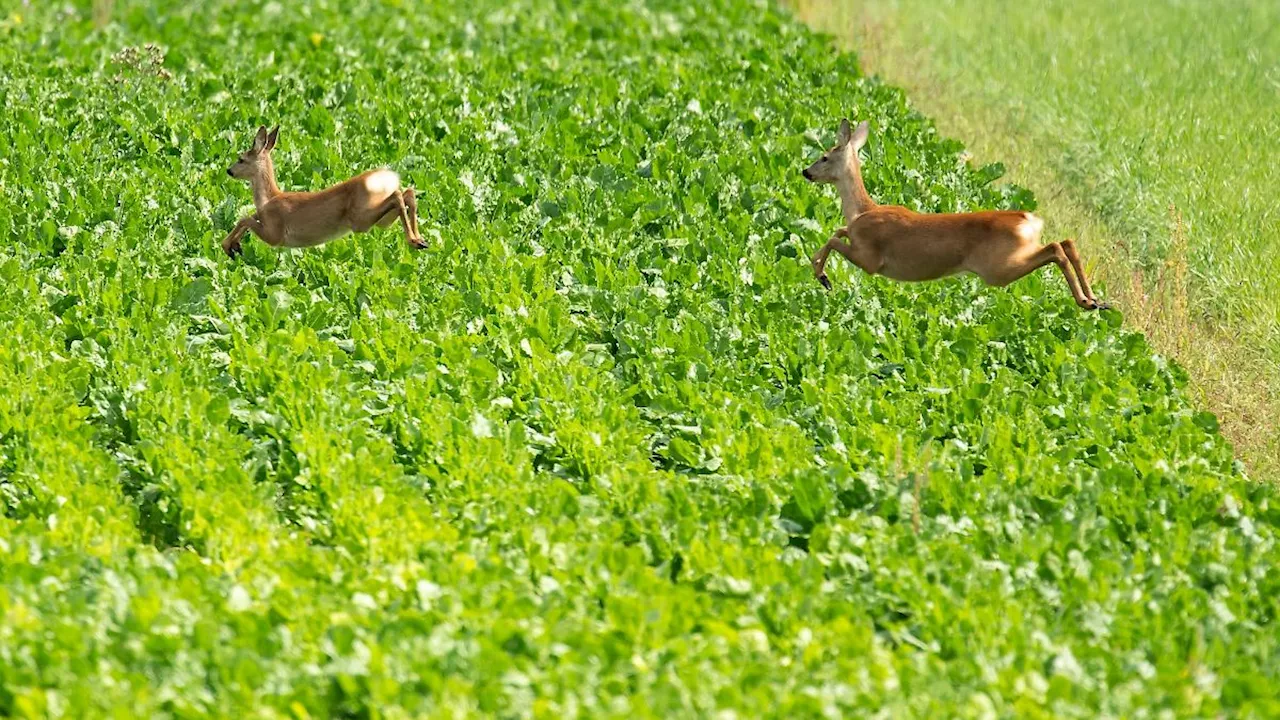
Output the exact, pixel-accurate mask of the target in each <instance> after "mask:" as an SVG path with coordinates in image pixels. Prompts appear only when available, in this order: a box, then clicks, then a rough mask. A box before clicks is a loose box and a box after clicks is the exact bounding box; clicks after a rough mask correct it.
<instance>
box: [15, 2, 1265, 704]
mask: <svg viewBox="0 0 1280 720" xmlns="http://www.w3.org/2000/svg"><path fill="white" fill-rule="evenodd" d="M453 5H454V4H446V3H440V4H434V5H430V6H425V7H420V6H418V5H416V4H409V3H404V4H401V3H399V2H394V1H393V2H372V1H371V0H321V1H320V2H314V3H311V4H309V5H308V6H307V7H306V8H303V9H299V8H291V9H286V6H284V5H282V4H280V3H275V2H271V3H266V4H248V3H232V2H222V1H219V0H211V1H210V2H204V3H198V4H196V3H192V4H186V3H183V4H178V3H173V4H171V5H167V6H166V5H165V4H163V3H131V2H119V3H117V4H116V6H115V8H114V14H113V16H112V20H113V22H112V23H111V24H108V25H106V26H105V27H104V28H103V29H98V30H95V25H94V22H93V21H92V16H91V13H90V12H89V10H88V9H87V8H82V9H80V10H78V11H73V12H68V11H67V9H66V7H65V6H64V5H62V4H53V3H50V4H39V3H37V4H33V5H32V7H29V8H28V7H25V6H20V5H19V4H17V3H15V2H9V3H8V9H7V10H5V11H4V12H3V13H0V17H3V18H4V19H3V20H0V22H2V23H3V25H0V27H2V28H3V29H0V77H4V78H6V80H5V81H4V82H0V195H2V196H3V198H2V200H3V202H0V238H3V243H2V244H0V337H3V338H5V339H4V341H3V343H0V503H3V508H4V513H3V519H2V520H0V714H3V715H16V716H19V717H40V716H45V715H50V716H65V717H85V716H101V715H114V716H117V717H137V716H173V717H199V716H208V715H212V716H227V717H244V716H247V715H253V716H267V717H308V716H311V717H321V716H343V717H407V716H432V717H434V716H442V717H452V716H457V715H493V716H502V717H604V716H629V717H676V716H710V715H716V714H717V713H723V714H722V715H720V716H721V717H733V716H735V715H734V713H737V715H736V716H737V717H744V718H745V717H761V716H774V715H776V716H788V717H797V716H799V717H810V716H821V715H829V716H840V715H864V714H873V713H876V712H882V713H883V715H884V716H885V717H903V716H919V717H940V716H973V717H991V716H1006V717H1012V716H1017V717H1036V716H1055V717H1064V716H1067V717H1070V716H1078V717H1089V718H1093V717H1099V716H1106V715H1110V716H1124V717H1141V716H1143V715H1144V714H1153V715H1154V714H1155V713H1156V712H1157V711H1159V710H1170V711H1173V712H1174V713H1176V714H1178V715H1211V716H1212V715H1216V714H1218V713H1227V714H1231V715H1236V716H1242V717H1243V716H1248V715H1249V714H1250V713H1252V714H1254V715H1256V716H1269V715H1274V714H1275V713H1277V712H1280V700H1278V699H1277V697H1276V695H1277V690H1276V688H1277V687H1280V685H1277V682H1276V681H1277V674H1278V670H1280V638H1278V637H1277V635H1276V633H1275V631H1274V628H1273V625H1272V623H1273V619H1274V616H1275V614H1276V612H1277V610H1278V609H1280V575H1277V574H1276V572H1275V570H1274V567H1275V565H1276V563H1277V560H1280V549H1277V546H1276V538H1277V528H1276V525H1277V523H1278V522H1280V507H1276V506H1273V505H1272V502H1273V501H1274V499H1275V498H1274V497H1273V496H1274V494H1275V490H1274V489H1273V488H1272V487H1271V486H1269V485H1260V484H1251V483H1248V482H1247V481H1246V480H1245V479H1244V478H1243V477H1242V476H1241V475H1240V474H1239V472H1238V470H1237V465H1236V463H1235V462H1234V460H1233V458H1232V454H1231V450H1230V448H1229V447H1228V446H1227V445H1226V443H1225V442H1224V441H1223V440H1222V439H1221V437H1220V436H1219V435H1218V433H1217V432H1216V425H1217V424H1216V421H1215V420H1214V418H1213V417H1212V416H1211V415H1208V414H1204V413H1197V412H1194V411H1193V410H1192V409H1191V408H1190V407H1189V405H1188V403H1187V402H1186V401H1185V399H1184V398H1183V396H1182V394H1181V388H1182V387H1183V385H1184V383H1185V381H1186V378H1185V375H1184V374H1183V373H1182V372H1181V371H1180V370H1179V369H1178V368H1177V367H1176V366H1172V365H1171V364H1169V363H1167V362H1166V361H1164V360H1163V359H1162V358H1160V357H1158V356H1154V355H1153V353H1152V352H1151V350H1150V348H1149V347H1148V346H1147V345H1146V343H1145V342H1144V340H1143V338H1142V337H1140V336H1137V335H1133V334H1128V333H1125V332H1123V331H1122V330H1120V329H1118V327H1117V325H1118V316H1117V315H1115V314H1114V313H1112V314H1103V315H1099V314H1085V313H1081V312H1079V311H1078V310H1077V309H1076V308H1075V306H1074V305H1073V303H1072V302H1071V300H1070V298H1069V297H1068V296H1067V293H1066V292H1065V288H1064V286H1063V283H1062V282H1061V279H1060V278H1058V277H1054V276H1053V275H1051V274H1049V273H1048V271H1045V272H1044V273H1043V274H1042V275H1041V276H1038V277H1033V278H1029V279H1027V280H1024V281H1022V282H1020V283H1018V284H1017V285H1015V286H1014V287H1013V288H1011V289H1009V290H992V289H987V288H984V287H981V286H980V284H978V283H977V282H975V281H973V280H970V279H966V280H954V281H948V282H942V283H937V284H932V285H923V286H903V285H894V284H889V283H886V282H884V281H881V280H879V279H869V278H865V277H861V276H859V275H856V274H854V273H853V272H850V271H849V269H848V267H847V266H837V264H836V263H833V264H832V270H833V275H834V277H833V280H834V281H835V282H836V285H837V287H836V290H835V291H834V292H833V293H830V294H828V293H825V292H823V291H822V290H821V288H820V287H819V286H818V285H817V283H815V282H814V281H813V278H812V274H811V272H810V270H809V268H808V263H807V255H808V254H809V253H811V252H812V251H813V250H815V249H816V247H817V245H818V243H819V242H821V241H822V240H824V239H825V238H826V236H827V235H828V234H829V233H830V232H831V230H832V229H833V228H834V227H836V224H837V223H838V218H839V212H838V207H837V203H836V201H835V198H834V194H833V193H831V192H830V191H824V190H820V189H817V188H815V187H813V186H810V185H807V184H805V183H804V182H803V181H802V180H801V178H800V176H799V171H800V169H801V168H802V167H804V165H805V164H807V162H809V161H811V159H812V157H813V155H814V154H815V153H816V152H817V148H818V145H819V143H828V142H830V141H831V138H832V137H833V135H834V129H835V123H836V121H837V120H838V118H839V117H840V116H841V115H844V114H850V115H853V116H855V117H859V118H866V119H868V120H870V122H871V124H872V128H873V136H872V140H871V143H870V145H869V146H868V148H867V149H866V150H865V151H864V156H865V158H866V161H867V167H866V173H867V181H868V185H869V186H870V189H871V191H872V193H873V194H874V195H876V197H877V198H878V199H879V200H881V201H883V202H900V203H904V204H907V205H910V206H914V207H918V208H921V209H929V210H955V209H972V208H980V207H981V208H986V207H1029V206H1031V204H1032V203H1033V201H1032V199H1031V197H1030V195H1029V194H1028V193H1026V192H1025V191H1022V190H1019V189H1016V188H1011V187H998V186H993V185H992V184H991V181H992V180H993V179H994V177H993V176H994V174H995V173H993V172H990V171H987V170H974V169H971V168H968V167H967V166H965V165H964V164H963V163H962V162H961V161H960V160H959V151H960V149H961V148H960V146H959V145H958V144H956V143H954V142H951V141H946V140H944V139H942V138H940V137H938V136H937V135H936V133H935V132H934V131H933V130H932V128H931V125H930V124H929V123H928V122H927V121H926V120H924V119H923V118H921V117H919V116H918V115H915V114H913V113H911V112H910V111H909V110H908V109H907V107H906V104H905V101H904V98H903V96H902V95H901V93H900V92H898V91H896V90H893V89H891V88H888V87H884V86H882V85H879V84H877V83H875V82H872V81H869V80H866V79H863V78H861V77H860V76H859V73H858V69H857V67H856V65H855V63H854V61H853V60H852V58H851V57H849V56H842V55H837V54H835V53H834V52H833V51H832V50H831V49H830V46H829V45H828V44H827V42H826V41H825V40H823V39H820V38H817V37H815V36H813V35H812V34H811V33H810V32H809V31H807V30H805V29H804V28H803V27H802V26H800V25H799V24H797V23H795V22H793V21H792V20H790V19H787V18H785V17H783V16H781V15H779V14H778V13H776V12H775V11H774V10H772V9H769V8H768V7H767V6H765V5H763V4H760V3H756V2H750V1H748V0H715V1H714V2H710V3H704V4H701V6H700V7H691V4H689V3H683V2H676V1H675V0H671V1H669V2H667V1H663V0H655V1H654V2H650V3H641V2H606V1H605V0H597V1H595V2H585V3H570V2H564V3H556V2H551V1H550V0H524V1H520V2H515V3H507V2H498V1H497V0H484V1H483V2H474V3H467V4H465V6H463V4H457V5H458V7H454V6H453ZM148 42H154V43H156V44H157V46H158V51H157V52H156V53H153V54H148V52H147V51H146V50H142V51H140V52H139V53H137V54H136V55H135V54H130V53H126V54H125V55H120V54H119V53H120V51H121V50H122V48H125V47H127V46H128V47H139V46H142V45H143V44H144V43H148ZM159 53H163V54H164V57H163V61H162V62H159V61H160V55H159ZM113 57H115V58H116V60H115V61H113ZM153 61H155V62H153ZM157 62H158V64H156V63H157ZM160 70H163V71H164V72H163V73H162V72H160ZM274 122H279V123H281V124H282V125H283V128H284V129H283V130H282V132H281V140H280V147H279V148H278V149H277V150H276V152H275V157H276V163H277V165H278V167H279V169H280V171H281V178H280V180H281V184H282V185H283V186H284V187H286V188H292V189H302V188H318V187H320V186H323V185H325V184H327V183H330V182H333V181H335V180H338V179H341V178H343V177H346V176H347V175H349V174H352V173H354V172H356V171H359V170H363V169H366V168H369V167H373V166H376V165H378V164H381V163H387V164H390V165H391V166H393V167H395V168H396V169H397V170H398V171H399V172H400V173H401V175H402V177H404V178H405V181H406V182H407V183H408V184H411V185H413V186H414V187H415V188H416V189H417V191H418V197H419V204H420V208H421V216H422V228H423V231H424V234H425V235H426V236H427V238H428V240H429V241H431V242H432V248H431V249H430V250H427V251H425V252H418V253H415V252H413V251H411V250H410V249H409V248H408V246H407V245H406V244H405V242H404V240H403V236H402V235H401V234H400V232H399V230H398V228H392V229H387V230H382V231H379V232H376V233H374V234H372V235H367V236H361V237H357V238H347V239H343V240H340V241H337V242H335V243H333V244H331V245H328V246H325V247H324V248H322V249H320V250H317V251H310V252H292V251H287V252H277V251H274V250H271V249H269V248H266V247H265V246H263V245H262V244H261V243H258V242H256V241H249V242H247V243H246V246H245V249H246V253H245V256H244V257H243V258H241V259H240V260H239V261H235V262H233V261H229V260H227V259H226V258H225V257H222V256H221V254H220V250H219V248H218V245H217V243H218V241H219V240H221V238H222V237H223V235H224V234H225V233H226V232H227V231H228V230H229V229H230V228H231V226H232V225H233V223H234V222H235V220H236V219H237V218H238V217H239V216H240V213H241V212H242V211H243V209H244V208H245V206H247V205H248V203H249V194H248V191H247V189H246V188H245V187H244V186H243V185H241V184H239V183H236V182H235V181H232V180H231V179H230V178H228V177H227V176H226V172H225V170H226V166H227V165H228V164H229V163H230V162H231V160H232V159H233V157H234V154H235V153H236V152H237V151H239V150H243V149H245V148H246V147H247V144H248V142H249V140H250V137H251V132H252V130H253V129H254V128H255V127H256V126H257V125H258V124H259V123H274ZM1050 232H1052V231H1050Z"/></svg>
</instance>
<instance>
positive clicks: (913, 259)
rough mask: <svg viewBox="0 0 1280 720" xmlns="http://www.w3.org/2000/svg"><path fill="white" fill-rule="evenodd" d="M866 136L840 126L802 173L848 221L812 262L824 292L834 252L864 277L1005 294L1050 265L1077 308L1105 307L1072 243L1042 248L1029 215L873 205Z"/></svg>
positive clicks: (861, 129)
mask: <svg viewBox="0 0 1280 720" xmlns="http://www.w3.org/2000/svg"><path fill="white" fill-rule="evenodd" d="M868 135H869V130H868V126H867V123H866V122H863V123H860V124H859V125H858V127H857V129H856V130H855V129H853V128H851V127H850V125H849V121H848V120H842V121H841V123H840V138H839V142H838V143H837V144H836V146H835V147H833V148H832V149H831V150H830V151H828V152H827V153H826V154H825V155H823V156H822V158H821V159H820V160H818V161H817V162H816V163H814V164H813V165H811V166H810V167H808V168H807V169H805V171H804V177H805V178H806V179H807V180H809V181H811V182H819V183H830V184H834V185H835V186H836V187H837V188H838V189H839V191H840V198H841V205H842V208H843V211H844V216H845V222H846V225H845V227H844V228H841V229H840V230H838V231H836V233H835V235H833V236H832V237H831V239H829V240H828V241H827V243H826V244H825V245H823V246H822V249H820V250H819V251H818V252H817V254H816V255H814V257H813V273H814V276H815V277H817V278H818V281H819V282H821V283H822V284H823V286H824V287H826V288H828V289H830V287H831V281H830V280H829V279H828V278H827V274H826V263H827V257H828V256H829V255H830V254H831V252H832V251H835V252H837V253H839V254H840V255H843V256H844V257H845V258H846V259H848V260H849V261H850V262H852V263H853V264H854V265H857V266H858V267H859V268H862V270H864V271H865V272H867V273H870V274H872V275H883V276H885V277H887V278H890V279H893V280H902V281H908V282H914V281H923V280H936V279H938V278H941V277H946V276H948V275H954V274H956V273H960V272H971V273H973V274H975V275H977V276H978V277H979V278H981V279H982V281H983V282H985V283H987V284H988V285H995V286H1004V285H1008V284H1009V283H1011V282H1013V281H1015V280H1017V279H1019V278H1022V277H1024V276H1026V275H1027V274H1029V273H1031V272H1033V271H1035V270H1037V269H1039V268H1041V267H1044V266H1045V265H1048V264H1049V263H1053V264H1056V265H1057V266H1058V269H1059V270H1060V271H1061V272H1062V275H1063V277H1064V278H1066V281H1067V286H1068V287H1069V288H1070V289H1071V295H1072V297H1073V298H1074V299H1075V301H1076V304H1077V305H1079V306H1080V307H1082V308H1085V309H1086V310H1098V309H1102V308H1104V307H1106V306H1104V305H1103V304H1102V303H1100V302H1098V299H1097V297H1096V296H1095V295H1094V294H1093V289H1092V288H1090V287H1089V281H1088V280H1087V279H1086V278H1085V275H1084V268H1083V266H1082V265H1081V262H1080V254H1079V252H1077V250H1076V246H1075V243H1074V242H1073V241H1071V240H1064V241H1062V242H1055V243H1048V244H1046V245H1041V244H1040V234H1041V231H1042V230H1043V228H1044V221H1042V220H1041V219H1040V218H1039V217H1036V216H1035V215H1032V214H1031V213H1026V212H1017V211H1007V210H988V211H983V212H972V213H950V214H924V213H917V212H914V211H912V210H908V209H907V208H904V207H899V206H897V205H878V204H876V202H875V201H874V200H872V199H871V196H870V195H869V194H868V193H867V190H866V187H865V186H864V185H863V183H862V166H861V162H860V161H859V159H858V150H859V149H860V148H861V147H862V146H863V145H864V144H865V143H866V141H867V137H868Z"/></svg>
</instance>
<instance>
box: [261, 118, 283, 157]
mask: <svg viewBox="0 0 1280 720" xmlns="http://www.w3.org/2000/svg"><path fill="white" fill-rule="evenodd" d="M279 137H280V126H279V125H277V126H275V127H273V128H271V132H269V133H267V145H266V147H265V148H264V149H265V150H266V151H267V152H271V151H272V150H274V149H275V147H276V139H277V138H279Z"/></svg>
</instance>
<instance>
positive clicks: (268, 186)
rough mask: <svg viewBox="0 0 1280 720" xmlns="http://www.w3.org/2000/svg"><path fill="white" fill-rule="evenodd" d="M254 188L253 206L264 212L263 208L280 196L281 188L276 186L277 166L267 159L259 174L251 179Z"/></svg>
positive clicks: (260, 167)
mask: <svg viewBox="0 0 1280 720" xmlns="http://www.w3.org/2000/svg"><path fill="white" fill-rule="evenodd" d="M249 184H250V185H252V186H253V205H254V207H256V208H258V210H259V211H261V210H262V208H263V206H264V205H266V204H267V203H269V202H271V199H272V198H274V197H275V196H277V195H279V194H280V186H279V185H277V184H276V166H275V164H273V163H272V162H271V158H267V159H266V160H265V161H264V162H263V163H262V164H261V165H260V166H259V170H258V173H257V174H256V175H254V176H253V178H252V179H250V181H249Z"/></svg>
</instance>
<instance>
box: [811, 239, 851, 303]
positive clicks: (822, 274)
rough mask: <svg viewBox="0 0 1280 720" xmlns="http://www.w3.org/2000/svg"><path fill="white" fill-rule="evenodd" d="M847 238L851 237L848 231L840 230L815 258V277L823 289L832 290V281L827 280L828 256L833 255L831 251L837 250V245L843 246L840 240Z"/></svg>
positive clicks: (813, 263)
mask: <svg viewBox="0 0 1280 720" xmlns="http://www.w3.org/2000/svg"><path fill="white" fill-rule="evenodd" d="M847 237H849V231H848V229H846V228H840V229H839V230H837V231H836V234H835V235H832V236H831V238H830V239H828V240H827V242H826V244H825V245H823V246H822V247H821V248H820V249H819V250H818V252H817V254H815V255H814V256H813V261H812V263H811V264H812V265H813V276H814V277H816V278H818V282H820V283H822V287H824V288H826V289H828V290H830V289H831V280H830V279H828V278H827V270H826V268H827V256H829V255H831V251H832V250H835V249H836V246H837V245H842V244H843V243H841V242H840V238H847Z"/></svg>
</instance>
